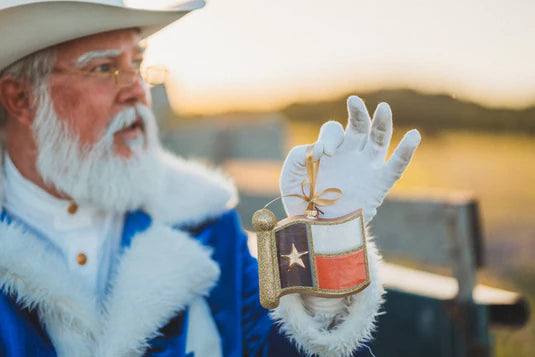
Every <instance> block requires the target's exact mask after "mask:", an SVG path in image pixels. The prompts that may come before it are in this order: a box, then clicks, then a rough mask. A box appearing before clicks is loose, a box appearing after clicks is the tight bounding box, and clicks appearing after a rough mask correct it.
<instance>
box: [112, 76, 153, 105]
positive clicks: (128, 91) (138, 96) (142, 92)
mask: <svg viewBox="0 0 535 357" xmlns="http://www.w3.org/2000/svg"><path fill="white" fill-rule="evenodd" d="M148 90H149V89H148V86H147V85H146V84H145V82H144V81H143V79H141V76H139V74H137V75H136V77H135V78H133V80H132V81H131V83H129V84H126V85H124V86H123V87H122V88H121V89H120V90H119V93H118V94H117V101H118V102H119V103H122V104H129V105H134V104H138V103H142V104H145V105H148V101H149V99H148Z"/></svg>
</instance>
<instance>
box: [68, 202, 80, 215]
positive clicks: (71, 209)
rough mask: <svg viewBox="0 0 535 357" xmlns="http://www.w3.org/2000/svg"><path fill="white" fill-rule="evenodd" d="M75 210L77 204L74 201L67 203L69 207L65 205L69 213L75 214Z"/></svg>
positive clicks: (76, 209)
mask: <svg viewBox="0 0 535 357" xmlns="http://www.w3.org/2000/svg"><path fill="white" fill-rule="evenodd" d="M76 211H78V205H77V204H76V203H74V202H71V203H69V207H67V212H69V214H75V213H76Z"/></svg>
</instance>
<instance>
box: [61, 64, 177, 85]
mask: <svg viewBox="0 0 535 357" xmlns="http://www.w3.org/2000/svg"><path fill="white" fill-rule="evenodd" d="M52 72H55V73H65V74H75V75H80V76H92V77H103V78H113V80H114V82H115V85H116V86H117V87H119V88H125V87H129V86H131V85H132V84H134V83H136V81H137V80H138V78H139V77H141V79H142V80H143V81H144V82H145V83H147V84H149V85H151V86H155V85H157V84H162V83H164V82H165V80H166V79H167V73H168V69H167V68H166V67H165V66H163V65H154V66H148V67H145V68H143V69H141V68H129V69H116V70H112V71H109V72H106V71H103V72H91V71H82V70H68V69H63V68H54V69H53V70H52Z"/></svg>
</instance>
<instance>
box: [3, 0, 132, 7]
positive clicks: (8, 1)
mask: <svg viewBox="0 0 535 357" xmlns="http://www.w3.org/2000/svg"><path fill="white" fill-rule="evenodd" d="M60 1H62V0H3V1H2V3H1V4H0V9H7V8H10V7H15V6H21V5H29V4H39V3H47V2H48V3H54V2H60ZM63 1H65V0H63ZM68 1H71V2H85V3H90V4H100V5H110V6H124V2H123V0H68Z"/></svg>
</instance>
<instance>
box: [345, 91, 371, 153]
mask: <svg viewBox="0 0 535 357" xmlns="http://www.w3.org/2000/svg"><path fill="white" fill-rule="evenodd" d="M347 113H348V119H347V126H346V138H345V139H344V142H346V144H345V145H348V146H350V147H351V149H356V150H359V151H360V150H362V149H363V148H364V146H365V145H366V142H367V140H368V134H369V131H370V115H369V114H368V110H367V109H366V105H365V104H364V101H363V100H362V99H360V98H359V97H357V96H356V95H352V96H350V97H349V98H347Z"/></svg>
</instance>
